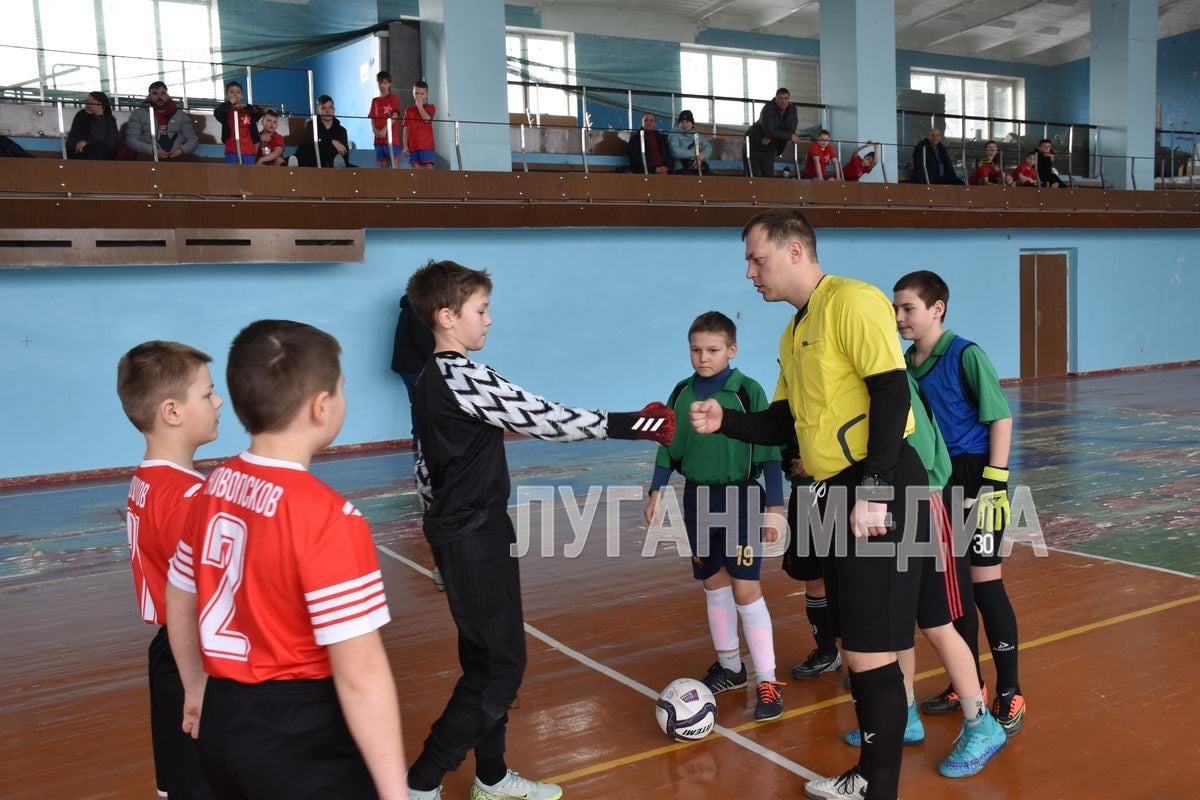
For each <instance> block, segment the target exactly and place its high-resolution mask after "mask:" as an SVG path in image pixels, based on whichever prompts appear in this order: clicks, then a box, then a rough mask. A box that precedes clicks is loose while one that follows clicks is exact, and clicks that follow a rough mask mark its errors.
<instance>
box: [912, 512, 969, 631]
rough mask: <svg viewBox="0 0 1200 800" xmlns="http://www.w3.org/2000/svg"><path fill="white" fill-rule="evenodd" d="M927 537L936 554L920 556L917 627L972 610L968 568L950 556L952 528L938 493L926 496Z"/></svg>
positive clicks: (943, 622)
mask: <svg viewBox="0 0 1200 800" xmlns="http://www.w3.org/2000/svg"><path fill="white" fill-rule="evenodd" d="M929 510H930V514H929V523H930V538H931V539H932V541H934V542H936V543H937V556H936V557H930V558H926V559H923V562H924V563H923V565H922V567H921V594H920V598H919V599H918V601H917V627H918V628H921V629H923V630H924V629H928V628H937V627H940V626H942V625H948V624H950V623H951V622H953V621H954V620H956V619H958V618H959V617H961V616H963V614H964V613H965V612H964V609H968V608H969V609H971V612H972V613H974V612H975V604H974V599H973V594H972V592H971V567H970V565H969V564H968V563H967V559H966V558H956V557H955V555H954V531H953V529H952V528H951V525H950V518H949V516H948V515H947V513H946V505H945V503H944V502H943V499H942V494H941V492H934V493H933V494H931V495H930V497H929Z"/></svg>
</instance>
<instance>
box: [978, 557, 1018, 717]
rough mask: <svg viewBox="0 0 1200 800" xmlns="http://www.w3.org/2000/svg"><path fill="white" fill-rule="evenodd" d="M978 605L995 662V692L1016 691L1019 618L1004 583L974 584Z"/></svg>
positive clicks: (986, 582) (999, 581)
mask: <svg viewBox="0 0 1200 800" xmlns="http://www.w3.org/2000/svg"><path fill="white" fill-rule="evenodd" d="M975 603H976V605H978V606H979V612H980V613H981V614H983V629H984V632H985V633H986V634H987V638H988V644H989V645H990V646H991V648H992V658H993V659H995V661H996V692H997V694H999V693H1000V692H1004V691H1007V690H1009V689H1016V690H1017V692H1020V691H1021V683H1020V681H1018V680H1017V615H1016V613H1015V612H1014V611H1013V607H1012V603H1011V602H1009V599H1008V592H1006V591H1005V590H1004V581H1003V580H994V581H985V582H984V583H977V584H975Z"/></svg>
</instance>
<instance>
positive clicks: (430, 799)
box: [408, 786, 442, 800]
mask: <svg viewBox="0 0 1200 800" xmlns="http://www.w3.org/2000/svg"><path fill="white" fill-rule="evenodd" d="M408 800H442V787H440V786H439V787H437V788H436V789H428V790H421V789H411V788H410V789H409V790H408Z"/></svg>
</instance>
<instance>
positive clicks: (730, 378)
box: [645, 311, 784, 722]
mask: <svg viewBox="0 0 1200 800" xmlns="http://www.w3.org/2000/svg"><path fill="white" fill-rule="evenodd" d="M688 347H689V349H690V350H691V355H692V367H693V368H694V369H695V372H694V373H693V374H692V375H691V376H690V377H688V378H685V379H684V380H682V381H680V382H679V383H678V384H677V385H676V386H675V389H674V391H672V392H671V398H670V400H669V401H668V403H667V405H668V406H669V407H671V408H672V410H674V412H675V415H676V417H678V416H680V415H681V414H685V413H687V411H688V409H690V408H691V406H692V403H696V402H700V401H701V400H706V399H708V398H710V397H711V398H713V399H715V400H716V401H717V402H718V403H720V404H721V405H722V406H724V407H725V408H732V409H735V410H737V411H749V412H756V411H765V410H766V409H767V406H768V405H769V402H768V401H767V395H766V392H764V391H763V389H762V387H761V386H759V385H758V383H757V382H756V381H754V380H753V379H752V378H748V377H746V376H745V375H743V374H742V373H741V372H740V371H738V370H737V369H736V368H734V367H731V366H730V365H729V361H730V359H732V358H733V357H734V356H735V355H737V327H736V326H735V325H734V323H733V320H731V319H730V318H729V317H727V316H725V315H724V314H722V313H720V312H718V311H709V312H707V313H704V314H701V315H700V316H698V317H696V320H695V321H694V322H693V323H692V326H691V328H690V329H689V330H688ZM675 470H678V471H679V472H681V473H683V476H684V477H685V478H686V479H687V480H686V482H685V483H684V486H683V520H684V525H685V526H686V528H687V536H688V543H689V544H690V545H691V548H692V559H691V563H692V577H694V578H695V579H696V580H698V581H703V582H704V595H705V600H706V605H707V608H708V627H709V632H710V633H711V634H712V641H713V647H714V648H715V649H716V651H717V660H716V661H715V662H714V663H713V665H712V666H711V667H709V668H708V674H707V675H705V676H704V678H703V679H702V680H703V682H704V685H705V686H707V687H708V688H709V689H710V690H711V691H712V693H713V694H718V693H720V692H727V691H730V690H733V689H740V688H742V687H743V686H745V685H746V665H745V664H743V663H742V654H741V648H740V645H739V644H738V632H737V626H738V620H739V619H741V622H742V631H743V632H744V633H745V634H746V643H747V644H748V645H749V647H750V660H751V661H752V662H753V663H754V673H755V676H754V677H755V682H756V684H757V694H758V701H757V703H756V704H755V707H754V719H755V720H756V721H758V722H765V721H767V720H771V719H775V718H777V717H779V716H780V715H782V714H783V694H782V693H781V692H780V691H779V687H780V686H781V685H782V684H780V683H779V682H778V681H776V680H775V638H774V633H773V631H772V628H771V614H770V612H769V611H768V610H767V604H766V601H765V600H764V599H763V593H762V586H761V585H760V584H759V575H760V573H761V571H762V546H761V541H760V539H759V532H758V530H757V529H755V530H753V531H752V530H751V528H750V520H751V519H755V518H756V514H752V513H751V507H753V510H754V511H755V512H758V511H761V510H762V508H763V498H762V486H760V485H759V483H758V476H759V475H760V474H762V475H763V476H764V477H765V479H766V483H767V499H766V506H767V511H768V512H769V513H774V514H777V515H780V517H779V519H780V520H782V514H783V511H784V508H783V470H782V469H781V468H780V455H779V448H778V447H764V446H761V445H751V444H747V443H745V442H740V441H738V440H736V439H730V438H729V437H727V436H722V435H721V434H719V433H718V434H713V435H711V436H701V435H700V434H697V433H695V432H693V431H692V430H691V428H690V427H688V426H680V427H679V428H678V429H676V431H675V436H674V438H672V439H671V442H670V444H669V445H664V446H663V447H660V448H659V449H658V458H657V459H656V460H655V466H654V477H653V478H652V479H651V481H650V492H649V498H648V499H647V502H646V510H645V519H646V524H647V525H654V524H656V523H657V522H658V518H659V499H660V498H661V493H660V490H661V489H662V487H663V486H665V485H666V483H667V481H668V480H670V477H671V473H672V472H673V471H675ZM731 502H732V503H735V504H736V506H735V507H734V508H729V507H728V504H729V503H731ZM726 514H731V515H732V514H736V515H737V529H736V530H730V529H729V528H727V527H725V523H724V522H722V521H721V520H723V519H724V515H726ZM764 533H765V535H764V538H765V539H766V541H768V542H774V541H776V540H778V538H779V536H780V534H781V531H780V530H779V528H777V527H766V528H765V531H764Z"/></svg>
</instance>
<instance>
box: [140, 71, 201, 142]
mask: <svg viewBox="0 0 1200 800" xmlns="http://www.w3.org/2000/svg"><path fill="white" fill-rule="evenodd" d="M151 113H153V114H154V120H153V124H152V123H151V119H150V114H151ZM125 144H126V146H128V147H129V148H130V149H132V150H134V151H136V152H137V153H138V154H140V155H144V156H149V157H151V158H153V157H154V151H155V149H157V150H158V160H159V161H178V160H188V159H190V158H191V156H192V153H194V152H195V151H196V145H198V144H200V137H199V136H197V135H196V128H195V126H194V125H192V120H191V118H190V117H188V115H187V112H185V111H184V110H183V109H182V108H179V107H178V106H177V105H175V101H174V100H172V99H171V95H170V93H168V92H167V85H166V84H165V83H163V82H162V81H155V82H154V83H152V84H150V89H149V94H148V95H147V96H146V101H145V102H144V103H142V105H141V107H140V108H135V109H134V110H133V113H132V114H130V115H129V124H128V125H126V126H125Z"/></svg>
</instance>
